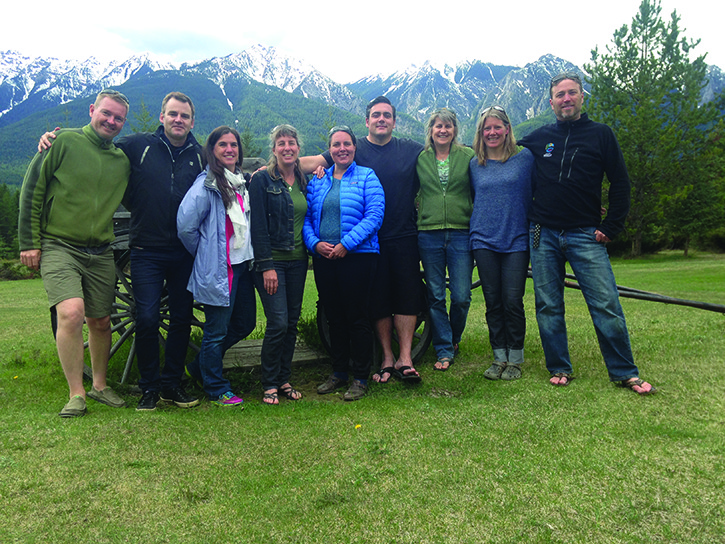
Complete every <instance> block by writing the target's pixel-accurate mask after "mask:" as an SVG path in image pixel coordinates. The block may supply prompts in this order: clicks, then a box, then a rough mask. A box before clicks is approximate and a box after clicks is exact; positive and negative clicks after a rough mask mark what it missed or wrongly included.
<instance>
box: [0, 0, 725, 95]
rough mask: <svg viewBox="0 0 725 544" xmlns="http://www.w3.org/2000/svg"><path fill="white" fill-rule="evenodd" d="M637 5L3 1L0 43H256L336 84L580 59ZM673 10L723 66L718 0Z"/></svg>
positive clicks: (222, 48)
mask: <svg viewBox="0 0 725 544" xmlns="http://www.w3.org/2000/svg"><path fill="white" fill-rule="evenodd" d="M639 3H640V2H639V0H608V1H597V2H591V1H587V0H580V1H579V2H563V3H562V2H553V3H547V2H542V1H540V0H538V1H534V0H513V1H510V2H498V3H492V2H485V1H480V0H479V1H477V2H474V1H459V0H453V1H447V2H433V3H431V4H427V5H426V3H425V2H412V1H410V0H406V1H403V0H385V1H379V0H372V1H365V0H362V1H350V0H348V1H343V2H340V1H334V0H296V1H290V0H251V1H250V0H246V1H242V2H230V1H225V2H217V3H214V2H212V3H211V4H207V3H206V2H194V3H190V4H191V5H196V6H197V7H196V8H195V9H187V8H183V7H181V2H173V3H169V2H153V1H149V0H144V1H141V0H126V1H125V2H98V1H95V0H94V1H89V0H67V1H64V2H60V1H57V0H52V1H48V0H36V1H24V2H13V6H12V7H11V8H7V7H6V8H5V9H6V10H7V11H6V16H5V17H3V22H2V23H0V28H1V30H0V52H2V51H7V50H16V51H18V52H20V53H22V54H24V55H27V56H31V57H36V56H52V57H57V58H61V59H86V58H88V57H90V56H95V57H96V58H98V59H99V60H111V59H125V58H127V57H129V56H131V55H132V54H134V53H142V52H146V51H148V52H151V53H153V54H154V55H157V56H159V57H161V58H162V59H164V60H169V61H173V62H184V61H187V62H191V61H197V60H202V59H206V58H210V57H215V56H226V55H229V54H231V53H238V52H240V51H243V50H244V49H247V48H249V47H250V46H252V45H254V44H257V43H259V44H262V45H265V46H274V47H276V48H278V49H279V50H281V51H282V52H283V53H285V54H287V55H290V56H293V57H296V58H299V59H302V60H304V61H307V62H308V63H310V64H312V65H313V66H314V67H315V68H317V69H318V70H319V71H321V72H322V73H323V74H325V75H327V76H329V77H331V78H332V79H334V80H335V81H337V82H339V83H348V82H351V81H355V80H357V79H359V78H361V77H364V76H367V75H372V74H377V73H390V72H393V71H396V70H402V69H405V68H406V67H408V66H409V65H411V64H417V65H421V64H423V63H424V62H425V61H426V60H430V61H432V62H435V63H444V62H445V63H448V64H451V65H454V64H456V63H457V62H460V61H463V60H469V59H470V60H473V59H478V60H482V61H484V62H490V63H494V64H507V65H514V66H524V65H525V64H527V63H529V62H533V61H535V60H536V59H538V58H539V57H540V56H541V55H544V54H546V53H551V54H553V55H556V56H558V57H561V58H564V59H566V60H569V61H571V62H573V63H575V64H577V65H579V66H581V65H582V64H584V63H585V62H588V61H589V60H590V58H591V57H590V52H591V50H592V49H593V48H594V47H595V46H597V45H598V46H599V48H600V50H604V47H605V46H606V45H607V44H610V43H611V40H612V35H613V33H614V31H615V30H616V29H618V28H619V27H621V26H622V25H623V24H627V25H629V24H630V23H631V21H632V18H633V17H634V16H635V15H636V13H637V10H638V8H639ZM184 4H186V3H185V2H184ZM248 4H253V5H252V6H248ZM429 6H430V7H429ZM675 9H676V10H677V13H678V15H679V16H680V19H681V20H680V28H681V29H685V33H684V34H685V36H687V37H688V38H691V39H696V38H699V39H701V42H700V46H699V47H698V48H697V49H696V50H695V53H696V54H704V53H708V55H707V59H706V60H707V62H708V64H715V65H717V66H719V67H720V68H722V69H724V70H725V39H723V36H722V34H723V29H724V26H725V23H724V20H725V19H724V18H723V15H725V7H723V4H720V3H719V2H712V1H710V0H708V1H706V0H686V1H685V0H663V1H662V16H663V18H664V19H665V20H667V21H669V19H670V14H671V13H672V11H673V10H675Z"/></svg>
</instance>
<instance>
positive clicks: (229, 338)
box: [189, 262, 257, 400]
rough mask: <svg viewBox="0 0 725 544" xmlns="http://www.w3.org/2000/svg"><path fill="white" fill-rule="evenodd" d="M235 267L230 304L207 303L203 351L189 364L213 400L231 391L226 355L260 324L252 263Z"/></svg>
mask: <svg viewBox="0 0 725 544" xmlns="http://www.w3.org/2000/svg"><path fill="white" fill-rule="evenodd" d="M232 269H233V271H234V272H233V273H234V278H233V280H232V290H231V292H230V299H229V306H212V305H211V304H204V313H205V315H206V322H205V323H204V338H203V339H202V341H201V350H200V351H199V354H198V355H197V356H196V359H194V360H193V361H192V362H191V363H189V373H190V374H191V375H192V376H194V378H196V379H197V380H199V379H201V381H202V382H203V383H204V391H205V392H206V394H207V395H209V398H210V399H212V400H214V399H216V398H218V397H219V396H221V395H223V394H224V393H226V392H228V391H231V387H232V386H231V384H230V383H229V380H227V379H226V378H224V377H223V376H222V370H223V360H224V354H225V353H226V352H227V350H228V349H229V348H230V347H232V346H233V345H234V344H236V343H237V342H239V341H240V340H244V339H245V338H246V337H247V336H249V334H250V333H251V332H252V331H253V330H254V327H255V326H256V325H257V297H256V296H255V295H254V280H253V279H252V272H251V271H250V270H249V263H248V262H244V263H240V264H235V265H233V266H232Z"/></svg>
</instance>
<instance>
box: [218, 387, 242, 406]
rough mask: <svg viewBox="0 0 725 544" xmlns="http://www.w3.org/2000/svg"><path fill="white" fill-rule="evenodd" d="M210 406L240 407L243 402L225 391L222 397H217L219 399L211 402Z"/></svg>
mask: <svg viewBox="0 0 725 544" xmlns="http://www.w3.org/2000/svg"><path fill="white" fill-rule="evenodd" d="M211 403H212V404H216V405H217V406H241V405H242V404H243V403H244V400H243V399H241V398H239V397H238V396H236V395H235V394H234V393H232V392H231V391H227V392H226V393H224V394H223V395H219V398H218V399H216V400H213V401H211Z"/></svg>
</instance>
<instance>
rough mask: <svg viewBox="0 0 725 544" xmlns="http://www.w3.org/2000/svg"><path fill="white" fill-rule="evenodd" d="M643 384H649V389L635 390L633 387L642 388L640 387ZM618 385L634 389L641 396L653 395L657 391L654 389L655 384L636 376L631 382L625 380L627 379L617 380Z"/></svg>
mask: <svg viewBox="0 0 725 544" xmlns="http://www.w3.org/2000/svg"><path fill="white" fill-rule="evenodd" d="M644 384H647V385H649V386H650V389H648V390H647V391H644V390H643V391H637V390H635V389H634V388H635V387H639V388H640V389H644V387H642V386H643V385H644ZM619 385H620V386H621V387H626V388H627V389H631V390H632V391H634V392H635V393H637V394H638V395H642V396H644V395H654V394H655V393H656V392H657V389H655V386H654V385H652V384H651V383H649V382H646V381H644V380H642V379H640V378H637V379H636V380H632V381H631V382H627V381H624V382H619Z"/></svg>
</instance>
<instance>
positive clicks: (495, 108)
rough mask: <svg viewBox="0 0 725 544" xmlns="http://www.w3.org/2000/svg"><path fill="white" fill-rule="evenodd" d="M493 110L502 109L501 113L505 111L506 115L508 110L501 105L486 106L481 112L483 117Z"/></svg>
mask: <svg viewBox="0 0 725 544" xmlns="http://www.w3.org/2000/svg"><path fill="white" fill-rule="evenodd" d="M491 110H496V111H500V112H501V113H503V114H504V115H506V110H505V109H503V108H502V107H501V106H491V107H488V108H486V109H485V110H483V111H482V112H481V117H483V116H484V115H486V114H487V113H488V112H489V111H491Z"/></svg>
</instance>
